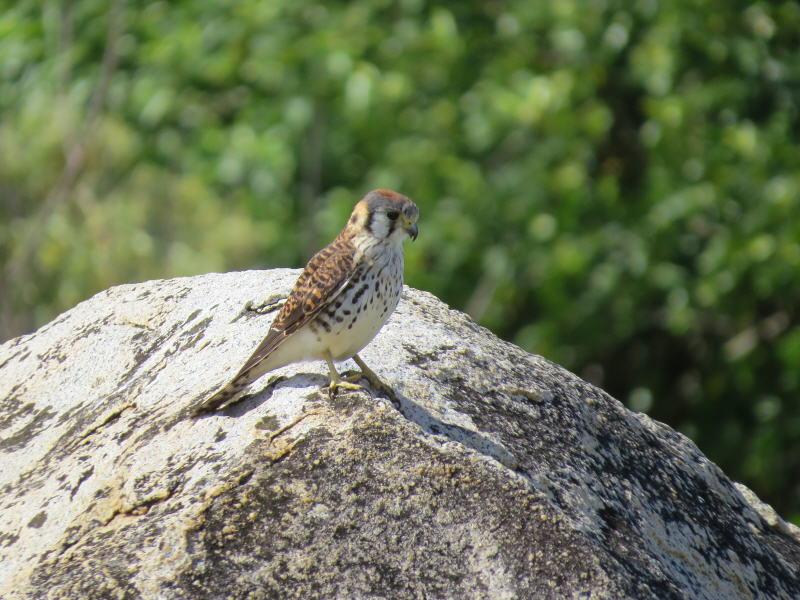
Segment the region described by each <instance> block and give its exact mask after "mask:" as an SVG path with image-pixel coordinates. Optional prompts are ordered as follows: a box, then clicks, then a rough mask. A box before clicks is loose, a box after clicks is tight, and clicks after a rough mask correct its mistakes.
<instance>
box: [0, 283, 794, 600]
mask: <svg viewBox="0 0 800 600" xmlns="http://www.w3.org/2000/svg"><path fill="white" fill-rule="evenodd" d="M296 275H297V271H291V270H277V271H268V272H245V273H229V274H211V275H205V276H201V277H193V278H185V279H173V280H168V281H150V282H146V283H141V284H136V285H125V286H120V287H115V288H112V289H110V290H107V291H105V292H102V293H100V294H98V295H96V296H95V297H93V298H91V299H89V300H87V301H85V302H83V303H81V304H79V305H78V306H76V307H75V308H73V309H72V310H70V311H68V312H66V313H64V314H63V315H61V316H60V317H58V318H57V319H55V320H54V321H53V322H52V323H50V324H48V325H46V326H44V327H42V328H41V329H40V330H39V331H37V332H35V333H33V334H31V335H27V336H23V337H20V338H17V339H14V340H11V341H9V342H7V343H5V344H4V345H2V346H0V411H1V412H0V461H1V462H0V489H1V490H2V494H1V495H0V597H2V598H4V599H8V600H17V599H23V598H25V599H34V598H35V599H37V600H38V599H42V598H66V599H83V598H92V599H105V598H108V599H115V600H121V599H128V598H131V599H133V598H146V599H204V598H237V599H238V598H253V599H255V598H304V599H308V598H393V599H394V598H415V599H416V598H428V599H432V598H475V599H477V598H481V599H483V598H492V599H503V598H536V599H539V598H559V599H560V598H614V599H618V598H637V599H639V598H653V599H659V600H664V599H671V598H692V599H698V600H699V599H707V600H710V599H716V598H719V599H732V598H759V599H761V598H786V599H797V598H800V574H799V573H798V565H800V543H798V535H797V529H796V528H794V527H793V526H791V525H789V524H787V523H785V522H783V521H782V520H781V519H780V518H779V517H778V516H777V515H775V514H774V512H771V509H770V508H769V507H768V506H766V505H763V504H762V503H760V502H759V501H758V499H757V498H756V497H755V495H753V494H752V492H750V491H749V490H747V489H746V488H744V487H743V486H738V485H735V484H734V483H732V482H731V481H730V480H729V479H728V478H727V477H726V476H725V475H724V474H723V473H722V472H721V471H720V470H719V469H718V468H717V467H716V466H715V465H714V464H713V463H711V462H710V461H709V460H708V459H707V458H706V457H705V456H703V454H702V453H701V452H700V451H699V450H698V449H697V448H696V447H695V446H694V445H693V444H692V443H691V442H690V441H689V440H688V439H686V438H685V437H684V436H682V435H680V434H678V433H676V432H675V431H673V430H671V429H670V428H669V427H666V426H664V425H662V424H660V423H657V422H655V421H653V420H651V419H649V418H648V417H646V416H644V415H641V414H636V413H632V412H630V411H628V410H627V409H625V408H624V407H623V406H622V405H621V404H620V403H619V402H617V401H616V400H614V399H613V398H611V397H609V396H608V395H607V394H605V393H604V392H602V391H601V390H599V389H597V388H595V387H593V386H591V385H589V384H587V383H585V382H583V381H582V380H580V379H579V378H577V377H576V376H574V375H572V374H571V373H569V372H568V371H566V370H564V369H562V368H560V367H558V366H557V365H554V364H552V363H550V362H548V361H547V360H545V359H543V358H541V357H538V356H532V355H529V354H527V353H525V352H523V351H522V350H520V349H519V348H517V347H515V346H513V345H511V344H508V343H506V342H503V341H501V340H499V339H497V338H496V337H494V336H493V335H492V334H491V333H489V332H488V331H486V330H485V329H483V328H481V327H479V326H477V325H476V324H475V323H473V322H472V321H471V320H470V319H469V318H468V317H466V316H465V315H463V314H461V313H459V312H456V311H453V310H450V309H448V308H447V307H446V306H445V305H444V304H442V303H441V302H440V301H438V300H437V299H436V298H434V297H433V296H431V295H429V294H426V293H424V292H419V291H415V290H412V289H408V288H407V289H406V291H405V293H404V297H403V300H402V302H401V304H400V307H399V308H398V310H397V312H396V314H395V315H394V316H393V317H392V318H391V320H390V321H389V323H388V324H387V325H386V326H385V328H384V329H383V331H382V332H381V333H380V334H379V335H378V337H377V338H376V339H375V341H373V343H372V344H370V345H369V346H368V347H367V348H366V349H365V350H364V351H363V353H362V354H361V356H362V357H363V358H364V360H365V361H366V362H367V363H368V364H370V365H371V366H372V368H373V369H374V370H375V371H376V372H378V373H379V374H380V375H381V376H382V377H383V378H384V379H385V381H386V382H387V383H389V384H390V385H391V386H392V388H393V389H394V391H395V394H396V400H397V406H395V405H393V404H392V403H391V402H390V401H389V400H387V399H385V398H380V397H377V398H375V397H371V395H370V394H368V393H361V392H356V393H352V392H348V393H341V394H340V395H338V396H337V397H336V398H335V399H333V400H330V399H329V398H328V397H327V395H326V394H324V393H321V392H320V391H319V388H320V386H321V385H323V384H325V383H326V377H325V373H326V368H325V365H324V364H322V363H304V364H298V365H293V366H291V367H287V368H285V369H282V370H280V371H279V372H278V374H280V375H282V376H283V377H284V378H281V379H272V378H271V377H270V376H269V375H268V376H265V377H264V378H262V379H261V380H260V381H258V382H257V383H256V384H254V385H253V387H252V388H251V395H250V396H248V397H247V398H246V399H245V400H243V401H242V402H241V403H239V404H237V405H235V406H233V407H230V408H229V409H227V410H225V411H223V412H222V413H220V414H216V415H211V416H206V417H203V418H199V419H195V420H193V419H190V418H188V417H187V415H188V413H189V411H190V409H191V408H192V407H193V406H195V405H196V404H197V402H199V401H200V400H202V399H203V398H205V397H206V396H207V395H209V394H210V393H211V392H212V391H213V390H214V389H216V387H217V386H219V385H220V384H222V383H224V382H225V381H226V380H227V378H228V377H229V376H230V375H231V374H232V373H234V372H235V371H236V370H237V369H238V367H239V366H240V365H241V363H242V362H243V361H244V360H245V359H246V358H247V357H248V356H249V354H250V352H251V351H252V350H253V348H254V347H255V345H256V344H257V343H258V342H259V341H260V339H261V337H262V336H263V335H264V334H265V332H266V331H267V328H268V326H269V322H270V321H271V319H272V316H273V314H274V313H270V312H269V310H270V308H272V309H274V308H275V307H276V305H275V302H276V301H278V300H279V299H280V298H281V296H285V294H286V293H287V292H288V290H289V288H290V287H291V284H292V283H293V281H294V279H295V277H296ZM246 302H249V304H248V306H247V307H245V303H246ZM253 308H260V310H253ZM352 367H353V365H350V368H352Z"/></svg>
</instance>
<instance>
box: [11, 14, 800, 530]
mask: <svg viewBox="0 0 800 600" xmlns="http://www.w3.org/2000/svg"><path fill="white" fill-rule="evenodd" d="M799 6H800V5H798V4H797V3H796V2H791V1H784V2H780V1H779V2H773V3H765V2H754V3H750V2H729V3H723V4H720V3H714V4H703V3H697V2H688V1H685V0H676V1H675V2H672V3H659V2H656V1H655V0H637V1H635V2H621V1H619V0H609V1H607V2H595V1H593V2H578V1H577V0H564V1H560V2H555V3H541V2H528V1H523V0H508V1H505V2H486V3H458V2H442V3H435V4H434V3H426V2H423V1H422V0H404V1H401V2H397V3H396V2H386V1H382V0H353V1H351V2H347V3H326V2H320V1H312V0H294V1H292V2H289V1H287V0H272V1H270V2H263V1H261V0H242V1H239V2H236V3H222V2H220V3H211V2H201V1H199V0H195V1H192V0H186V1H183V2H151V3H130V4H125V3H122V2H117V3H115V4H114V5H113V7H109V4H108V3H107V2H98V1H97V0H76V1H75V2H72V3H65V4H64V6H61V5H60V4H57V3H52V2H50V3H44V4H42V3H39V2H32V1H30V0H19V1H17V2H13V3H7V6H6V7H5V8H4V9H3V10H2V11H0V114H2V120H1V121H0V156H2V160H0V215H2V219H1V220H0V259H2V261H3V263H4V265H5V266H4V270H3V279H2V285H3V290H2V300H0V302H2V318H3V322H2V325H3V332H2V333H3V334H4V335H5V336H9V335H12V334H18V333H21V332H23V331H26V330H29V329H31V328H33V327H35V326H37V325H39V324H41V323H43V322H45V321H47V320H48V319H50V318H52V317H53V316H54V315H56V314H57V313H58V312H60V311H62V310H64V309H66V308H68V307H70V306H71V305H73V304H74V303H76V302H77V301H79V300H81V299H82V298H84V297H86V296H87V295H89V294H91V293H93V292H96V291H98V290H100V289H103V288H105V287H108V286H110V285H113V284H116V283H121V282H128V281H136V280H141V279H147V278H153V277H171V276H176V275H185V274H193V273H200V272H205V271H209V270H221V269H237V268H252V267H272V266H284V265H294V266H299V265H301V264H302V263H303V262H304V260H305V259H307V258H308V256H309V255H310V254H311V253H312V252H313V251H314V250H315V249H317V248H319V247H320V246H321V245H323V244H324V243H326V242H327V241H328V240H329V239H330V238H331V237H332V236H333V235H335V233H336V232H337V231H338V229H339V228H340V227H341V225H342V223H343V222H344V220H345V218H346V215H347V213H348V212H349V210H350V208H351V207H352V204H353V203H354V201H355V200H356V198H357V197H358V196H359V195H360V194H362V193H363V192H365V191H367V190H369V189H371V188H373V187H392V188H396V189H398V190H400V191H402V192H404V193H406V194H408V195H409V196H411V197H413V198H414V199H415V200H416V201H417V203H418V204H419V206H420V209H421V213H422V216H421V221H420V228H421V237H420V239H419V241H418V242H417V243H416V244H414V245H410V246H409V248H408V266H407V276H408V280H409V283H410V284H411V285H414V286H416V287H420V288H424V289H428V290H430V291H432V292H433V293H435V294H437V295H438V296H440V297H442V298H443V299H445V300H446V301H448V302H449V303H451V304H452V305H454V306H455V307H458V308H461V309H465V310H467V311H468V312H470V313H471V314H472V315H473V316H475V317H476V318H477V319H478V320H479V321H480V322H481V323H483V324H485V325H486V326H487V327H489V328H491V329H493V330H494V331H495V332H497V333H498V334H499V335H501V336H503V337H506V338H508V339H511V340H513V341H514V342H516V343H518V344H520V345H522V346H523V347H525V348H527V349H529V350H531V351H534V352H538V353H540V354H543V355H545V356H547V357H549V358H551V359H553V360H555V361H557V362H560V363H562V364H564V365H566V366H567V367H568V368H570V369H572V370H574V371H577V372H578V373H580V374H582V375H583V376H584V377H586V378H588V379H590V380H592V381H595V382H596V383H598V384H600V385H601V386H603V387H604V388H606V389H607V390H608V391H609V392H611V393H612V394H614V395H616V396H617V397H619V398H621V399H622V400H624V401H626V402H627V403H628V404H629V406H631V407H633V408H635V409H637V410H647V411H648V412H649V413H650V414H652V415H653V416H655V417H656V418H660V419H662V420H665V421H666V422H667V423H669V424H670V425H672V426H674V427H678V428H680V429H682V430H683V431H685V432H686V433H688V434H689V435H690V436H692V437H693V438H694V439H695V440H696V441H697V443H698V445H699V446H700V447H701V449H703V450H704V451H705V452H706V453H707V454H709V455H710V456H711V457H712V458H713V459H714V460H716V461H717V462H719V463H720V464H721V465H722V466H723V468H725V469H726V471H727V472H729V473H730V474H731V475H732V476H733V477H735V478H738V479H741V480H743V481H745V482H746V483H748V484H749V485H751V486H753V487H754V488H755V489H756V491H757V492H758V493H759V494H761V495H762V496H763V497H764V498H765V499H766V500H768V501H770V502H771V503H773V504H774V505H776V507H778V508H779V510H782V511H784V512H785V513H787V514H788V516H791V517H792V518H794V519H800V487H799V486H798V483H797V481H798V475H799V474H800V452H798V451H797V448H798V447H800V403H798V396H799V392H800V368H798V367H800V309H798V304H797V299H798V298H800V277H798V273H800V220H799V219H798V217H797V216H798V214H800V212H798V196H800V153H798V151H797V147H798V141H800V140H799V139H798V138H800V134H799V133H798V132H800V116H799V115H798V98H800V95H799V94H798V82H799V81H800V53H798V52H797V48H798V43H799V42H800V7H799ZM71 161H72V162H71Z"/></svg>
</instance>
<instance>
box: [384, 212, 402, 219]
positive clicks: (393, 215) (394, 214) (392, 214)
mask: <svg viewBox="0 0 800 600" xmlns="http://www.w3.org/2000/svg"><path fill="white" fill-rule="evenodd" d="M386 216H387V217H389V220H390V221H397V218H398V217H399V216H400V213H399V212H397V211H396V210H390V211H389V212H387V213H386Z"/></svg>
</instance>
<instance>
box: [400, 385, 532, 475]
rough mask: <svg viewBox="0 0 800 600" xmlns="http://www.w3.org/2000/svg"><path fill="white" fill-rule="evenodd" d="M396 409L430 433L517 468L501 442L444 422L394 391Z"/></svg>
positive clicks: (516, 462)
mask: <svg viewBox="0 0 800 600" xmlns="http://www.w3.org/2000/svg"><path fill="white" fill-rule="evenodd" d="M394 395H395V399H396V402H395V403H394V405H395V407H396V408H397V410H398V411H399V412H400V414H401V415H403V416H404V417H405V418H406V419H408V420H409V421H410V422H412V423H416V424H417V425H418V426H419V427H420V428H421V429H422V430H423V431H425V432H426V433H428V434H430V435H434V436H437V437H443V438H445V439H447V440H450V441H453V442H457V443H459V444H461V445H463V446H466V447H467V448H471V449H472V450H475V451H476V452H479V453H480V454H483V455H484V456H488V457H491V458H494V459H495V460H497V461H498V462H500V463H501V464H503V465H504V466H506V467H508V468H510V469H514V470H517V469H518V468H519V461H518V460H517V459H516V458H515V457H514V455H513V454H512V453H511V452H510V451H509V450H508V449H507V448H506V447H505V446H503V445H502V444H501V443H499V442H496V441H495V440H492V439H491V438H489V437H487V436H486V435H485V434H483V433H481V432H479V431H472V430H470V429H467V428H465V427H462V426H460V425H456V424H454V423H445V422H444V421H442V420H441V419H440V418H439V417H438V416H437V415H436V414H434V413H433V412H431V411H430V410H429V409H428V408H426V407H425V406H423V405H422V404H419V403H418V402H415V401H414V400H412V399H411V398H408V397H407V396H404V395H402V394H398V393H397V392H395V393H394Z"/></svg>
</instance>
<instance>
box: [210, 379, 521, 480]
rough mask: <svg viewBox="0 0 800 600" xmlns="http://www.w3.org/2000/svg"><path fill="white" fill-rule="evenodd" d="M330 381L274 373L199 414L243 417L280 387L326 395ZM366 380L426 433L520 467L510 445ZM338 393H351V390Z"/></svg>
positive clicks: (373, 393) (376, 394)
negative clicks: (444, 418)
mask: <svg viewBox="0 0 800 600" xmlns="http://www.w3.org/2000/svg"><path fill="white" fill-rule="evenodd" d="M328 381H329V380H328V378H327V377H326V376H324V375H320V374H318V373H295V374H294V375H291V376H288V377H287V376H284V375H278V376H275V377H273V378H272V379H271V380H270V381H269V382H268V383H267V385H266V386H265V387H264V388H262V389H261V390H260V391H258V392H256V393H255V394H247V395H244V396H241V397H240V398H238V399H237V400H234V401H233V402H230V403H228V404H226V405H224V406H223V407H221V408H219V409H217V410H216V411H213V412H209V413H204V414H201V415H198V418H201V419H202V418H207V417H212V416H220V415H224V416H226V417H231V418H238V417H241V416H243V415H246V414H247V413H249V412H250V411H252V410H255V409H256V408H258V407H260V406H261V405H262V404H264V403H265V402H268V401H269V400H270V399H271V398H272V396H273V394H274V393H275V391H276V390H278V389H281V388H310V389H312V390H314V393H318V394H320V395H321V396H322V397H323V398H326V399H327V398H328V395H327V394H326V393H325V392H324V391H323V390H322V388H324V387H325V386H326V385H327V383H328ZM364 383H365V385H364V389H365V391H366V392H367V393H369V394H370V395H371V396H372V397H373V399H377V398H382V399H384V400H387V401H389V402H391V404H392V405H393V406H394V407H395V408H396V409H397V411H398V412H399V413H400V414H401V415H403V417H405V418H406V419H407V420H408V421H410V422H412V423H415V424H416V425H418V426H419V427H420V428H421V429H422V430H423V431H424V432H425V433H428V434H430V435H434V436H437V437H442V438H445V439H447V440H450V441H454V442H457V443H459V444H462V445H463V446H466V447H467V448H471V449H472V450H475V451H476V452H479V453H480V454H483V455H485V456H489V457H491V458H494V459H495V460H497V461H498V462H500V463H501V464H503V465H505V466H506V467H508V468H511V469H515V470H516V469H517V468H518V461H517V459H516V458H515V457H514V455H513V454H512V453H511V452H510V451H509V450H508V449H507V448H505V447H504V446H503V445H502V444H500V443H498V442H496V441H494V440H492V439H490V438H489V437H487V436H486V435H484V434H482V433H481V432H478V431H472V430H470V429H466V428H465V427H462V426H460V425H456V424H454V423H446V422H444V421H442V419H441V418H439V417H438V416H437V415H436V414H434V413H433V412H432V411H431V410H429V409H428V408H426V407H425V406H423V405H422V404H420V403H419V402H415V401H414V400H412V399H411V398H409V397H408V396H405V395H403V394H400V393H398V392H397V391H396V390H394V389H393V388H388V389H387V390H375V389H373V388H372V387H371V385H370V384H369V383H368V382H364ZM339 393H340V394H341V393H344V394H351V393H352V392H339Z"/></svg>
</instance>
